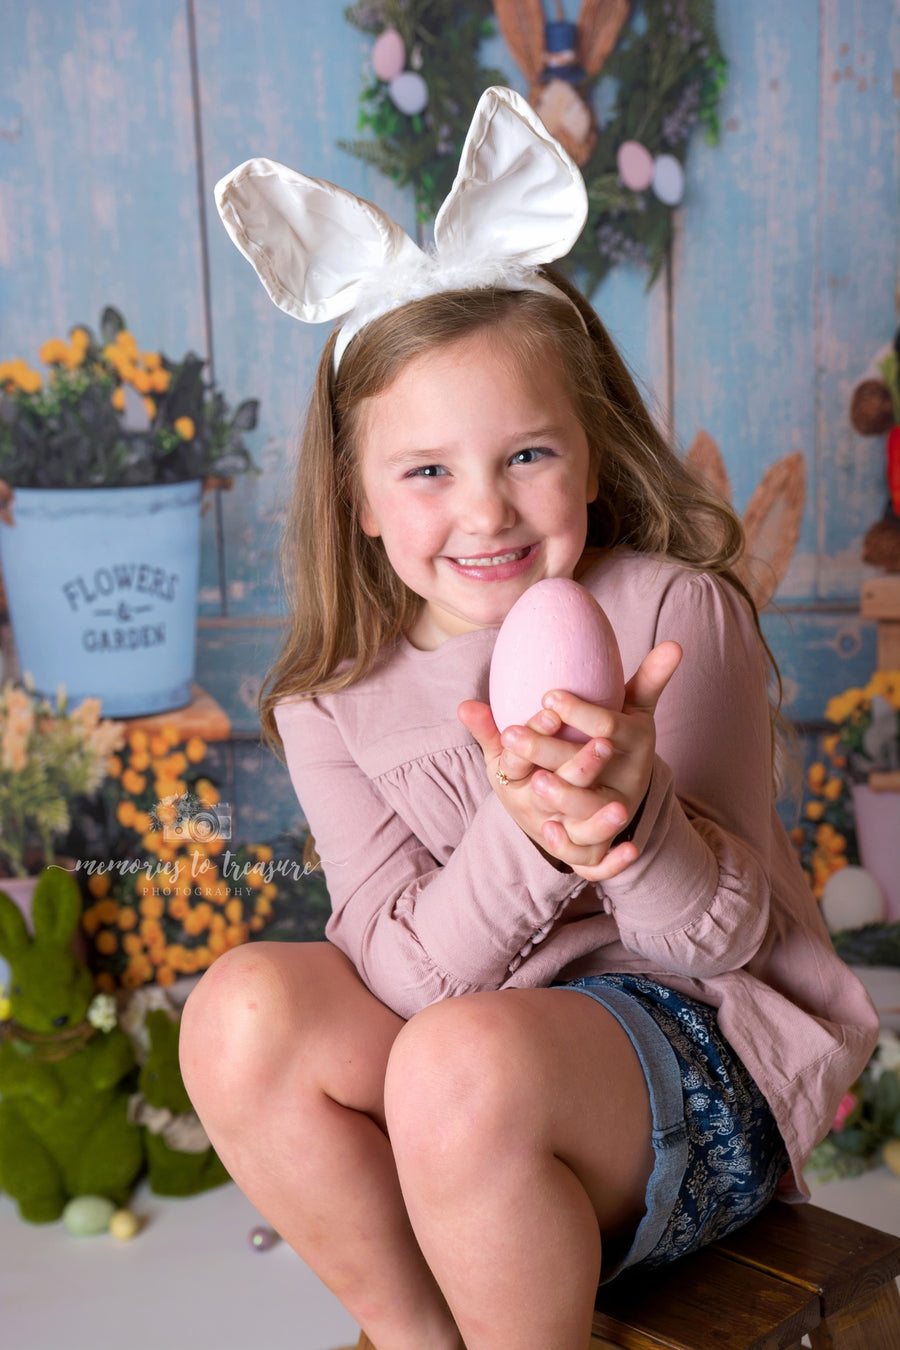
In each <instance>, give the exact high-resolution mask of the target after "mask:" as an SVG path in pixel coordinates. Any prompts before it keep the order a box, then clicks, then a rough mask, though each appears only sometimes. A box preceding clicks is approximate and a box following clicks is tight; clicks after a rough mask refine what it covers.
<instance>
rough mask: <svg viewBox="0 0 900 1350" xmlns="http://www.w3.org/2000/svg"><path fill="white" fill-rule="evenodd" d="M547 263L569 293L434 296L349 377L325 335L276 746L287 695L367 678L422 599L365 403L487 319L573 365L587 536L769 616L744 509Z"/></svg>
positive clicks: (513, 351) (302, 465)
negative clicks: (386, 501)
mask: <svg viewBox="0 0 900 1350" xmlns="http://www.w3.org/2000/svg"><path fill="white" fill-rule="evenodd" d="M544 270H545V272H546V275H547V276H548V278H549V279H550V280H551V281H552V282H553V283H554V285H555V286H557V287H558V289H559V290H561V291H562V292H564V295H565V296H567V297H568V299H565V298H563V297H562V296H561V297H559V298H557V297H554V296H549V295H546V294H544V293H542V292H537V291H505V290H493V289H486V290H477V291H453V292H445V293H441V294H438V295H433V296H428V297H426V298H425V299H423V300H417V301H414V302H413V303H411V304H408V305H405V306H403V307H402V308H400V309H397V310H393V311H390V312H388V313H387V314H384V315H382V316H381V317H380V318H378V319H376V320H374V321H373V322H372V323H371V324H370V325H368V327H366V328H364V329H363V330H362V331H361V332H360V333H358V334H357V335H356V337H354V338H353V340H352V342H351V343H350V345H349V346H348V348H347V350H346V352H345V353H344V356H343V358H342V361H341V365H340V370H339V372H338V374H337V376H335V375H334V373H333V349H334V336H332V337H331V339H330V340H329V342H328V343H327V344H326V347H325V350H324V352H323V354H322V358H321V360H320V362H319V367H318V371H317V374H316V380H315V385H314V388H313V392H312V397H311V401H310V405H309V409H308V413H307V418H306V424H305V427H304V431H303V436H302V439H301V444H300V457H299V466H298V472H297V474H296V477H295V481H294V489H293V495H292V499H291V503H290V507H289V510H288V517H287V525H286V528H285V531H284V536H283V540H282V550H281V565H282V571H283V576H284V585H285V591H286V595H287V602H288V623H287V628H286V631H285V635H284V639H283V642H282V646H281V650H280V653H279V656H278V659H277V660H276V662H275V664H274V666H273V667H272V669H271V671H270V672H269V674H268V676H267V678H266V681H265V683H264V685H263V689H262V693H261V695H260V718H261V722H262V727H263V732H264V735H265V737H266V739H267V740H268V741H269V742H270V743H271V744H273V745H275V746H276V747H277V746H278V744H279V737H278V732H277V729H276V726H275V720H274V709H275V706H276V704H277V703H278V702H280V701H281V700H282V699H285V698H291V697H294V698H297V697H311V696H313V695H315V694H320V693H325V692H328V691H333V690H336V689H341V688H344V687H345V686H347V685H350V684H352V683H354V682H355V681H357V680H359V679H361V678H362V677H363V676H364V675H365V674H367V673H368V671H370V670H371V669H372V667H373V666H374V664H375V662H376V661H377V659H378V656H379V654H380V653H381V651H382V650H383V649H384V648H385V647H386V646H387V645H389V644H390V643H392V642H393V641H394V640H395V639H396V638H397V637H398V636H399V635H400V634H401V633H403V632H405V631H406V630H407V629H408V628H409V627H410V626H411V624H412V622H413V620H414V619H415V617H416V615H417V613H418V611H419V608H420V605H421V603H422V602H421V600H420V598H419V596H417V595H415V594H414V593H413V592H412V591H410V590H409V589H408V588H407V587H406V585H405V584H404V583H403V582H402V581H401V580H400V579H399V578H398V577H397V575H396V573H395V572H394V571H393V568H392V567H391V565H390V563H389V562H388V559H387V555H386V553H385V551H384V547H383V545H382V542H381V540H380V539H379V538H372V537H370V536H369V535H366V534H365V533H364V532H363V530H362V528H361V527H360V524H359V511H358V503H359V482H358V474H357V440H358V434H359V428H360V422H361V418H362V415H363V412H364V408H365V400H366V399H370V398H374V397H375V396H376V395H378V394H380V393H382V392H383V391H384V390H385V389H387V388H388V386H389V385H390V384H391V383H392V382H393V380H394V379H395V378H396V377H397V376H398V375H399V373H400V371H401V370H402V369H403V368H404V367H405V366H406V365H407V364H408V362H410V361H411V360H414V359H415V358H416V357H418V356H422V355H424V354H425V353H427V352H430V351H433V350H434V349H435V348H436V347H439V346H442V345H446V344H449V343H453V342H458V341H461V340H462V339H464V338H466V337H468V336H470V335H472V334H473V333H475V332H477V331H482V330H484V329H486V328H489V329H492V328H496V329H498V330H501V334H502V338H503V342H504V344H505V350H507V351H508V353H509V357H510V359H511V360H512V361H513V362H514V363H515V364H516V365H517V366H518V367H519V368H525V369H527V368H528V367H529V366H530V365H531V363H532V362H533V361H535V360H536V359H543V360H546V359H547V355H548V352H549V353H553V354H554V356H555V357H556V359H557V360H558V362H559V367H560V370H561V372H562V374H563V376H564V378H565V379H566V381H567V384H568V391H569V394H570V397H571V400H572V404H573V407H574V408H575V411H576V414H577V415H578V418H579V420H580V422H581V424H582V426H583V427H584V429H585V432H586V434H587V438H588V444H589V447H590V453H591V462H592V466H593V467H594V468H595V469H596V471H597V473H598V475H599V480H600V491H599V493H598V494H597V498H596V500H595V502H593V503H592V504H591V505H590V507H589V508H588V536H587V541H586V547H591V548H604V549H605V548H611V547H613V546H614V545H616V544H627V545H629V546H630V547H631V548H633V549H636V550H637V551H639V552H645V553H657V554H666V555H668V556H669V557H671V558H676V559H678V560H679V561H681V562H682V563H684V564H686V565H687V566H688V567H692V568H695V569H697V570H705V571H711V572H715V573H717V574H718V575H719V576H722V577H723V578H725V580H727V581H728V582H729V583H730V584H731V585H732V586H734V587H735V589H736V590H738V591H739V592H740V593H741V595H743V596H744V598H745V599H746V600H747V602H748V603H749V605H750V607H751V610H752V611H753V613H754V616H755V617H756V622H757V628H758V627H759V620H758V616H756V610H755V607H754V606H753V602H752V600H751V598H750V596H749V595H748V593H747V590H746V588H745V587H744V585H743V584H742V583H741V581H740V580H739V579H738V578H737V576H736V575H735V572H734V567H735V564H736V562H737V561H738V559H739V557H740V555H741V552H742V549H743V531H742V527H741V524H740V521H739V520H738V518H737V516H736V515H735V514H734V512H733V511H732V510H731V508H730V507H729V506H728V505H727V504H726V503H725V502H724V501H723V500H722V499H721V498H720V497H718V496H717V495H716V494H715V493H714V492H712V491H710V490H709V489H708V488H707V487H706V486H705V485H704V484H703V483H702V482H701V481H700V480H699V479H698V478H697V477H696V476H695V475H694V474H693V473H692V471H691V470H690V469H689V468H688V467H687V466H686V465H685V464H684V463H683V462H682V461H681V460H680V459H679V458H678V456H677V455H676V454H675V453H674V452H673V451H672V449H671V448H670V447H669V445H668V444H667V443H666V441H665V439H664V437H663V436H662V435H661V434H660V432H659V430H658V429H657V427H656V426H655V424H654V422H653V419H652V417H651V416H650V413H649V412H648V410H647V408H646V406H645V404H644V401H643V399H642V398H641V395H640V393H639V392H638V389H637V386H636V384H635V382H634V380H633V379H632V377H631V375H630V374H629V372H628V369H627V367H626V365H625V363H624V361H623V360H622V358H621V356H620V355H619V353H618V351H617V350H616V348H615V345H614V344H613V342H612V340H611V339H610V337H609V334H608V333H607V331H606V329H605V328H604V326H603V324H602V323H601V322H600V320H599V318H598V317H597V315H596V314H595V313H594V311H593V309H592V308H591V307H590V305H589V304H588V303H587V301H586V300H585V299H584V297H583V296H581V295H580V293H579V292H578V291H577V290H575V288H574V287H572V286H571V285H570V284H569V283H568V282H567V281H566V280H565V278H564V277H562V275H561V274H559V273H557V272H556V271H555V270H552V269H550V268H547V269H544ZM576 309H577V311H578V312H576ZM579 314H580V315H581V318H579ZM582 319H583V322H582ZM498 335H499V334H498Z"/></svg>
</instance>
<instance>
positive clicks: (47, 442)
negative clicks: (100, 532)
mask: <svg viewBox="0 0 900 1350" xmlns="http://www.w3.org/2000/svg"><path fill="white" fill-rule="evenodd" d="M100 329H101V334H100V338H99V339H97V338H95V336H94V334H93V333H92V332H91V330H90V329H89V328H86V327H85V326H83V325H79V326H77V327H76V328H73V329H72V331H71V333H70V334H69V337H68V339H66V338H61V337H52V338H49V339H48V340H47V341H46V342H44V343H43V344H42V345H41V348H40V351H39V353H38V357H39V360H40V361H41V362H42V363H43V365H44V367H45V369H44V371H43V372H41V371H40V370H37V369H35V368H34V367H33V366H31V365H29V364H28V362H27V361H25V360H24V359H23V358H22V357H19V356H16V357H14V358H12V359H11V360H4V361H0V479H3V480H5V481H6V482H7V483H8V484H10V486H12V487H14V488H15V487H100V486H104V487H109V486H120V485H132V486H134V485H140V484H148V483H176V482H182V481H185V480H187V479H198V478H207V477H209V476H210V475H214V476H216V477H219V478H227V477H230V476H231V475H233V474H238V473H245V472H248V471H253V470H254V468H255V466H254V464H253V460H252V458H251V456H250V452H249V450H248V449H247V446H246V444H245V443H244V433H245V432H247V431H252V430H253V428H254V427H255V426H256V417H257V409H258V405H257V402H256V400H255V399H246V400H245V401H244V402H243V403H241V404H239V405H238V407H237V408H236V409H235V410H234V411H232V410H231V409H230V408H229V406H228V404H227V403H226V401H225V399H224V397H223V396H222V394H221V393H220V392H219V391H218V390H217V389H216V387H215V386H214V384H213V383H212V382H211V381H210V380H209V379H207V378H206V377H205V376H204V367H205V362H204V361H202V360H201V359H200V357H198V356H196V355H194V353H193V352H188V353H187V355H186V356H184V357H183V358H182V359H181V360H180V361H172V360H170V359H169V358H168V357H167V356H164V355H163V354H162V353H161V352H158V351H142V350H141V348H140V347H139V346H138V343H137V340H136V339H135V337H134V335H133V334H132V333H131V332H129V330H128V328H127V326H126V323H125V320H124V318H123V317H122V315H121V314H119V313H118V311H117V310H115V309H112V308H109V307H108V308H106V309H105V310H104V311H103V314H102V316H101V321H100Z"/></svg>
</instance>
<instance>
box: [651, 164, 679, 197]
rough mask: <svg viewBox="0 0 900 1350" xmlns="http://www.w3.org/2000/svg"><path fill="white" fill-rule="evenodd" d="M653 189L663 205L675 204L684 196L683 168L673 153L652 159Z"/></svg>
mask: <svg viewBox="0 0 900 1350" xmlns="http://www.w3.org/2000/svg"><path fill="white" fill-rule="evenodd" d="M652 186H653V191H654V193H655V194H656V196H657V197H658V198H659V200H660V201H661V202H662V204H663V206H677V205H678V203H679V202H680V201H681V199H682V197H683V196H684V169H683V168H682V167H681V163H680V162H679V160H677V159H676V158H675V156H674V155H657V156H656V159H655V160H654V161H653V184H652Z"/></svg>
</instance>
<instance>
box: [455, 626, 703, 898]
mask: <svg viewBox="0 0 900 1350" xmlns="http://www.w3.org/2000/svg"><path fill="white" fill-rule="evenodd" d="M681 655H682V652H681V648H680V647H679V646H678V644H677V643H676V642H663V643H660V645H659V646H658V647H654V649H653V651H652V652H650V653H649V655H648V656H647V657H646V658H645V659H644V661H643V662H642V663H641V665H640V667H639V668H638V670H637V672H636V673H635V675H634V676H633V677H632V678H631V680H630V681H629V683H628V685H627V686H626V689H625V705H624V707H623V709H622V712H621V713H615V712H611V711H610V710H609V709H606V708H599V707H597V706H595V705H594V704H591V703H587V702H585V701H584V700H583V699H579V698H576V697H575V695H574V694H569V693H565V692H564V691H561V690H551V691H549V692H548V694H547V695H546V697H545V699H544V709H543V710H542V711H541V712H539V713H537V714H536V716H535V717H533V718H531V719H530V721H529V722H528V724H527V726H525V727H507V729H506V730H505V731H504V733H503V735H502V737H501V736H500V734H499V732H498V731H497V728H496V726H495V725H494V721H493V718H492V716H491V713H490V709H489V708H488V707H487V705H486V704H483V703H477V702H474V701H470V702H467V703H464V704H462V705H461V707H460V710H459V715H460V719H461V720H462V721H463V723H464V724H465V725H466V726H467V727H468V729H469V730H470V731H471V733H472V735H473V736H474V737H475V739H476V740H477V741H478V743H479V745H480V746H481V749H482V752H483V754H484V757H485V764H486V766H487V769H488V773H489V774H490V776H491V778H492V784H493V785H494V787H495V791H497V793H498V795H499V796H500V798H501V801H502V802H503V804H504V806H505V807H506V809H507V811H509V813H510V815H511V816H512V817H513V819H514V820H515V821H516V822H517V824H519V825H520V827H521V828H522V829H523V830H524V831H525V833H526V834H528V835H529V837H530V838H531V839H532V840H534V842H535V843H536V844H537V845H538V847H539V848H541V849H542V851H544V852H546V853H547V854H549V855H551V856H552V857H553V858H556V859H558V860H559V861H560V862H562V863H566V864H567V865H568V866H570V867H571V868H572V870H573V871H574V872H576V873H577V874H578V875H579V876H583V877H585V879H586V880H588V881H605V880H608V879H609V878H610V877H613V876H616V875H618V873H619V872H622V871H624V869H625V868H626V867H628V866H629V865H630V864H631V863H632V862H634V860H635V858H636V857H637V856H638V851H637V848H636V847H635V845H634V844H633V843H631V841H625V842H623V843H621V844H618V845H617V846H616V847H615V848H611V844H612V841H613V840H614V839H615V837H616V835H617V834H619V833H621V831H622V830H623V829H624V828H625V827H626V825H627V824H628V823H629V822H630V821H631V820H632V819H633V817H634V816H635V814H636V813H637V811H638V808H639V807H640V805H641V803H642V802H643V800H644V797H645V796H646V794H647V789H648V787H649V785H650V774H651V772H652V768H653V756H654V751H655V745H656V735H655V726H654V722H653V713H654V711H655V708H656V704H657V702H658V700H659V697H660V695H661V694H662V691H663V689H665V687H666V685H667V684H668V682H669V680H670V679H671V678H672V675H673V674H674V673H675V670H676V669H677V667H678V663H679V662H680V660H681ZM562 722H566V723H567V724H569V725H571V726H573V727H576V728H577V729H578V730H579V731H582V732H583V733H584V734H585V735H586V736H588V737H589V740H588V742H587V744H585V745H573V743H572V742H571V741H564V740H561V739H559V737H558V736H557V735H554V733H555V732H558V730H559V728H560V726H561V724H562ZM504 777H505V778H506V779H507V780H508V781H507V782H506V783H503V778H504Z"/></svg>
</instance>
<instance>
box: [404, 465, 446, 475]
mask: <svg viewBox="0 0 900 1350" xmlns="http://www.w3.org/2000/svg"><path fill="white" fill-rule="evenodd" d="M446 472H447V470H446V469H444V468H442V467H441V465H440V464H423V465H422V467H421V468H419V469H413V470H412V472H411V473H410V475H409V476H410V478H437V477H438V476H439V475H440V474H442V473H446Z"/></svg>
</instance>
